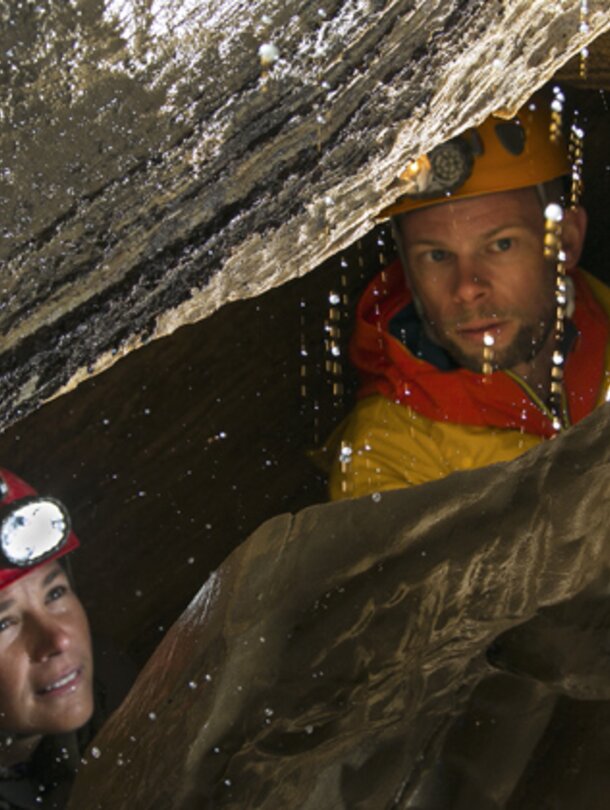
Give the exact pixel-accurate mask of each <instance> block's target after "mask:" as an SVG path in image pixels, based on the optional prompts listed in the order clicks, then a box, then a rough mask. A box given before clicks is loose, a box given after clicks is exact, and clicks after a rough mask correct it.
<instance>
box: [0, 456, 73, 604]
mask: <svg viewBox="0 0 610 810" xmlns="http://www.w3.org/2000/svg"><path fill="white" fill-rule="evenodd" d="M79 545H80V543H79V541H78V538H77V537H76V535H75V534H74V532H73V531H72V528H71V523H70V516H69V515H68V512H67V510H66V508H65V507H64V506H63V505H62V504H61V503H60V502H59V501H58V500H56V499H55V498H46V497H39V496H38V494H37V492H36V491H35V490H34V489H32V487H31V486H29V484H26V482H25V481H22V480H21V478H19V477H18V476H17V475H15V474H14V473H12V472H10V471H9V470H6V469H4V468H1V467H0V589H2V588H6V587H7V585H10V584H11V583H13V582H15V581H16V580H18V579H21V577H24V576H25V575H26V574H28V573H30V571H32V569H33V568H36V567H37V566H39V565H42V564H43V563H45V562H48V561H50V560H55V559H57V558H58V557H63V555H64V554H68V553H69V552H70V551H74V549H75V548H78V546H79Z"/></svg>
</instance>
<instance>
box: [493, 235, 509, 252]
mask: <svg viewBox="0 0 610 810" xmlns="http://www.w3.org/2000/svg"><path fill="white" fill-rule="evenodd" d="M512 246H513V240H512V239H511V238H510V237H508V236H505V237H503V238H502V239H496V241H495V242H494V243H493V245H492V249H493V251H494V252H495V253H505V252H506V251H507V250H510V249H511V247H512Z"/></svg>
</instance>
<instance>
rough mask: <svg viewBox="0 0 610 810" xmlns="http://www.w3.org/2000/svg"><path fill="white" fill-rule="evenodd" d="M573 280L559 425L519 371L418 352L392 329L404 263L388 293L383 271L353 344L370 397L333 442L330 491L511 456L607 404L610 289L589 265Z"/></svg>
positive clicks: (347, 493)
mask: <svg viewBox="0 0 610 810" xmlns="http://www.w3.org/2000/svg"><path fill="white" fill-rule="evenodd" d="M574 281H575V282H576V311H575V313H574V317H573V319H572V320H573V323H574V325H575V327H576V329H575V332H576V339H575V341H574V345H573V348H572V349H571V351H570V354H569V355H568V359H567V360H566V364H565V370H564V373H565V397H564V414H563V425H561V426H559V425H557V422H556V420H554V418H553V415H552V414H551V413H550V412H549V411H548V409H546V408H545V406H544V405H543V403H541V402H540V401H539V400H538V399H537V397H536V396H535V394H534V393H533V392H532V391H531V390H530V389H529V388H528V387H527V386H526V384H525V383H524V382H523V381H521V380H520V379H519V378H517V377H516V375H513V374H511V373H510V372H503V371H498V372H495V373H494V374H492V375H490V377H488V378H483V377H482V375H478V374H474V373H473V372H469V371H466V370H465V369H458V370H454V371H444V372H441V371H437V370H436V369H433V368H431V367H430V365H429V363H427V362H425V361H422V360H419V359H417V358H414V357H413V355H411V353H410V352H409V350H408V349H407V348H406V347H405V346H404V345H403V344H402V343H401V342H400V341H399V340H397V339H396V338H395V337H393V336H392V335H391V334H390V333H389V329H388V326H389V322H390V320H391V319H392V317H393V316H394V315H395V314H396V312H397V311H399V310H400V309H401V308H404V306H405V303H407V302H408V301H409V298H408V292H406V291H405V288H404V285H403V283H402V273H401V271H400V268H398V271H396V269H395V268H394V267H392V268H389V273H388V271H387V270H386V271H385V274H384V277H383V283H384V285H385V287H384V293H385V295H383V296H380V293H379V279H376V280H374V282H373V283H372V284H371V285H370V287H369V290H367V292H366V293H365V294H364V296H363V299H362V301H361V303H360V305H359V308H358V313H357V326H356V330H355V334H354V338H353V340H352V345H351V347H350V354H351V358H352V362H354V364H355V365H356V366H357V368H358V369H359V370H360V372H361V375H362V377H363V387H362V389H361V391H362V398H361V399H360V400H359V401H358V403H357V404H356V406H355V408H354V409H353V411H352V412H351V413H350V414H349V415H348V417H347V418H346V419H345V420H344V422H343V423H342V424H341V425H340V426H339V428H338V429H337V430H336V431H335V433H334V434H333V436H332V437H331V439H330V440H329V442H328V444H327V451H328V452H330V453H331V454H332V456H333V462H332V466H331V470H330V481H329V490H330V497H331V499H332V500H337V499H340V498H355V497H359V496H361V495H366V494H370V493H375V492H381V491H383V490H390V489H397V488H400V487H405V486H414V485H416V484H422V483H424V482H426V481H432V480H435V479H437V478H442V477H444V476H446V475H449V473H451V472H454V471H457V470H469V469H473V468H476V467H484V466H486V465H488V464H493V463H495V462H499V461H510V460H512V459H514V458H516V457H517V456H519V455H521V453H523V452H525V451H526V450H528V449H530V448H531V447H535V446H536V445H537V444H539V443H540V442H541V441H544V440H545V439H547V438H551V437H552V436H554V435H555V434H556V433H557V432H558V430H561V428H562V427H563V428H565V427H568V426H569V425H570V424H573V423H575V422H577V421H579V420H580V419H582V418H583V417H584V416H586V415H587V414H588V413H590V412H591V411H592V410H593V408H594V407H597V406H599V405H600V404H603V403H604V402H605V401H606V393H607V391H608V388H609V386H610V350H609V341H608V334H609V320H610V290H609V289H608V288H607V287H606V286H605V285H603V284H602V283H601V282H600V281H598V280H597V279H595V278H593V277H592V276H590V275H588V274H585V273H584V272H583V271H577V274H576V275H575V278H574ZM375 285H377V286H375ZM371 290H373V293H372V294H371V295H368V297H367V294H368V293H369V292H370V291H371ZM380 298H381V299H382V303H381V306H380ZM371 302H374V305H373V308H371ZM372 311H374V312H375V318H372V317H371V316H370V312H372ZM380 336H381V337H380ZM490 378H491V379H490ZM488 406H489V407H488Z"/></svg>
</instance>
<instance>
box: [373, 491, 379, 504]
mask: <svg viewBox="0 0 610 810" xmlns="http://www.w3.org/2000/svg"><path fill="white" fill-rule="evenodd" d="M371 498H372V499H373V501H374V502H375V503H379V501H380V500H381V492H373V494H372V495H371Z"/></svg>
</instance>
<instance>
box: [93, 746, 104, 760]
mask: <svg viewBox="0 0 610 810" xmlns="http://www.w3.org/2000/svg"><path fill="white" fill-rule="evenodd" d="M91 756H92V757H93V759H99V758H100V757H101V756H102V752H101V751H100V749H99V748H98V747H97V746H96V745H94V746H93V748H92V749H91Z"/></svg>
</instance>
